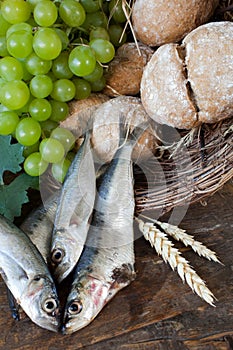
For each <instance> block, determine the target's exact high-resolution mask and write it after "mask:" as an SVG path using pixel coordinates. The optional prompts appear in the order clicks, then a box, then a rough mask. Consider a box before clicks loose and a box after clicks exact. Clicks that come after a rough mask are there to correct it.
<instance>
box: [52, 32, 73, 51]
mask: <svg viewBox="0 0 233 350" xmlns="http://www.w3.org/2000/svg"><path fill="white" fill-rule="evenodd" d="M53 29H54V30H55V32H56V33H57V35H58V36H59V38H60V39H61V43H62V50H65V49H66V48H67V47H68V45H69V43H70V40H69V38H68V36H67V34H66V32H64V30H62V29H60V28H53Z"/></svg>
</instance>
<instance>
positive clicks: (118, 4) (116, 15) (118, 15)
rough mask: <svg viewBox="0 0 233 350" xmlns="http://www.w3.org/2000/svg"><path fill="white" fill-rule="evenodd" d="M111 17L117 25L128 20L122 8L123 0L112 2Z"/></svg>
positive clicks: (110, 4) (110, 5)
mask: <svg viewBox="0 0 233 350" xmlns="http://www.w3.org/2000/svg"><path fill="white" fill-rule="evenodd" d="M109 12H110V16H112V18H113V19H114V21H115V22H116V23H124V22H126V20H127V18H126V17H125V13H124V11H123V8H122V0H111V1H110V3H109Z"/></svg>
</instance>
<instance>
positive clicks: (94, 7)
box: [80, 0, 103, 13]
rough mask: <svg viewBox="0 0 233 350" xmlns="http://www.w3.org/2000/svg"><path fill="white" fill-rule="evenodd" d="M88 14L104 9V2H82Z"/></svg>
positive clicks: (90, 0) (85, 0)
mask: <svg viewBox="0 0 233 350" xmlns="http://www.w3.org/2000/svg"><path fill="white" fill-rule="evenodd" d="M80 3H81V4H82V6H83V7H84V9H85V11H86V12H88V13H89V12H96V11H98V10H100V9H102V4H103V1H102V0H80Z"/></svg>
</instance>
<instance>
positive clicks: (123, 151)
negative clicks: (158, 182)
mask: <svg viewBox="0 0 233 350" xmlns="http://www.w3.org/2000/svg"><path fill="white" fill-rule="evenodd" d="M134 145H135V141H134V142H133V141H131V140H128V141H126V143H125V145H123V146H122V147H120V148H119V149H118V151H117V152H116V155H115V157H114V159H113V160H112V161H111V163H110V165H109V166H108V167H107V170H106V171H105V173H104V175H103V176H102V178H100V179H99V187H98V196H97V197H96V202H95V207H94V212H93V219H92V223H91V226H90V230H89V232H88V237H87V241H86V245H85V249H84V251H83V254H82V256H81V258H80V260H79V262H78V264H77V267H76V269H75V273H74V280H73V283H72V286H71V291H70V293H69V295H68V298H67V302H66V306H65V311H64V317H63V324H62V328H61V331H62V333H64V334H70V333H73V332H75V331H77V330H79V329H81V328H83V327H85V326H87V325H88V324H89V323H90V322H91V321H92V320H93V319H94V318H95V317H96V316H97V314H98V313H99V312H100V311H101V310H102V308H103V307H104V305H106V303H107V302H108V301H109V300H110V299H111V298H112V297H113V296H114V295H115V294H116V293H117V292H118V291H119V290H120V289H122V288H124V287H126V286H127V285H129V284H130V282H131V281H132V280H133V279H134V278H135V271H134V260H135V259H134V231H133V219H134V210H135V201H134V189H133V185H134V181H133V169H132V161H131V154H132V150H133V147H134Z"/></svg>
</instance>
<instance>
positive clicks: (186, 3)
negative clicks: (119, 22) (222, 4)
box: [132, 0, 219, 46]
mask: <svg viewBox="0 0 233 350" xmlns="http://www.w3.org/2000/svg"><path fill="white" fill-rule="evenodd" d="M218 3H219V0H167V1H163V0H150V1H144V0H136V1H135V4H134V7H133V12H132V23H133V28H134V31H135V34H136V37H137V38H138V40H140V41H141V42H142V43H144V44H146V45H149V46H160V45H162V44H165V43H171V42H178V41H180V40H181V39H182V38H183V37H184V36H185V35H186V34H188V33H189V32H191V31H192V30H193V29H195V28H196V27H198V26H199V25H201V24H203V23H205V22H207V21H208V20H209V18H210V17H211V16H212V14H213V12H214V10H215V8H216V7H217V5H218Z"/></svg>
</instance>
